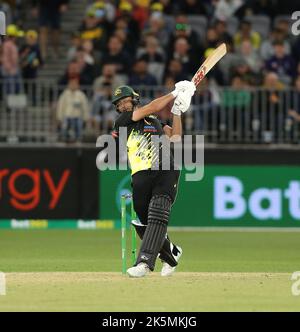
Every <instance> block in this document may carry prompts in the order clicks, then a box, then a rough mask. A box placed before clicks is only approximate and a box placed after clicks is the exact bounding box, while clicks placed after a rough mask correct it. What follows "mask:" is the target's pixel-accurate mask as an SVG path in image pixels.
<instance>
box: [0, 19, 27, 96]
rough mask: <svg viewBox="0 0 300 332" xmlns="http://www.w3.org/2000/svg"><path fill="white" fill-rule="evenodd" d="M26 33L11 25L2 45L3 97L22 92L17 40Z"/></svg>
mask: <svg viewBox="0 0 300 332" xmlns="http://www.w3.org/2000/svg"><path fill="white" fill-rule="evenodd" d="M23 35H24V32H23V31H21V30H19V29H18V27H17V26H16V25H13V24H11V25H9V26H8V27H7V29H6V37H5V39H4V42H3V45H2V58H1V61H0V63H1V64H2V67H1V69H2V78H3V96H5V95H7V94H15V93H18V92H20V90H21V73H20V66H19V50H18V46H17V41H16V39H17V38H19V37H23Z"/></svg>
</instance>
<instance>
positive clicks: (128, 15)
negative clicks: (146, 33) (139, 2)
mask: <svg viewBox="0 0 300 332" xmlns="http://www.w3.org/2000/svg"><path fill="white" fill-rule="evenodd" d="M117 17H122V18H123V19H124V20H125V21H126V22H127V24H128V30H129V31H130V32H131V34H132V35H133V36H134V38H135V39H136V40H137V41H139V40H140V27H139V24H138V22H137V21H136V20H135V19H134V18H133V6H132V4H131V3H130V2H128V1H122V2H120V5H119V8H118V13H117Z"/></svg>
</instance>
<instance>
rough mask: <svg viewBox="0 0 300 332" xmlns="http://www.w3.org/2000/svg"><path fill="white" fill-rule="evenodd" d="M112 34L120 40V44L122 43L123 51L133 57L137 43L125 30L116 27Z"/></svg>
mask: <svg viewBox="0 0 300 332" xmlns="http://www.w3.org/2000/svg"><path fill="white" fill-rule="evenodd" d="M113 36H115V37H117V38H119V39H120V40H121V42H122V44H123V45H124V47H123V48H124V51H125V52H127V53H128V54H129V55H130V57H133V58H134V57H135V54H136V48H137V45H136V41H135V40H134V39H132V38H129V35H128V33H127V30H125V29H120V28H118V29H116V30H115V31H114V34H113Z"/></svg>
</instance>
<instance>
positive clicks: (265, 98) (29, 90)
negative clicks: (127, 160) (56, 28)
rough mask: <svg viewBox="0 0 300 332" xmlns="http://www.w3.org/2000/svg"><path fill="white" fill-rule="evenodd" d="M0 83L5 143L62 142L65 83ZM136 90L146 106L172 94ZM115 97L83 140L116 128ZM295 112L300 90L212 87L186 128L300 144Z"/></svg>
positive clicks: (209, 137)
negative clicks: (61, 101)
mask: <svg viewBox="0 0 300 332" xmlns="http://www.w3.org/2000/svg"><path fill="white" fill-rule="evenodd" d="M0 87H1V89H0V142H5V143H16V142H30V143H35V142H38V143H41V142H45V143H55V142H59V141H60V135H59V130H58V126H57V120H56V106H57V101H58V98H59V95H60V94H61V93H62V91H63V90H64V88H65V87H63V86H58V85H55V84H53V83H51V82H48V81H41V80H39V81H37V80H34V81H33V80H32V81H23V82H22V84H18V85H16V86H13V87H12V88H11V89H10V90H7V89H8V88H7V87H5V84H4V82H3V81H0ZM134 88H135V89H136V90H137V91H138V92H139V93H140V96H141V102H142V104H145V103H147V102H149V101H151V100H153V99H154V98H156V97H158V96H160V95H162V94H164V93H167V90H166V88H165V87H160V86H155V87H145V86H139V87H134ZM5 89H6V90H5ZM81 90H82V91H83V92H85V94H86V96H87V98H88V101H89V104H90V109H91V110H92V106H93V104H94V103H95V95H94V92H93V88H92V87H91V86H81ZM8 92H9V93H8ZM109 100H110V96H109V95H108V96H107V97H106V99H105V100H104V101H101V100H100V103H99V102H98V106H96V111H95V107H94V112H96V113H94V114H93V115H92V113H91V119H92V118H93V117H94V116H95V115H97V116H98V117H97V118H98V121H100V127H99V128H100V129H99V128H98V129H95V128H94V129H93V128H91V127H89V126H86V127H85V131H84V135H83V139H82V140H83V142H85V141H89V142H95V139H96V137H97V135H99V134H100V133H108V132H110V131H111V129H112V128H111V127H112V123H113V120H114V118H115V117H116V116H117V113H116V112H114V111H113V108H112V107H110V106H108V105H110V103H109ZM98 101H99V99H98ZM102 103H103V104H102ZM99 105H100V106H99ZM94 106H95V105H94ZM102 106H103V107H102ZM104 106H105V107H104ZM97 107H98V108H97ZM290 110H294V111H296V112H298V114H299V118H300V92H299V91H296V90H294V89H285V90H267V89H263V88H255V89H254V88H247V89H234V88H230V87H222V88H216V87H214V88H206V89H201V90H199V91H197V92H196V95H195V96H194V97H193V101H192V105H191V110H190V111H188V112H186V113H185V114H184V116H183V127H184V131H185V133H189V134H203V135H205V139H206V141H207V142H211V143H224V144H226V143H238V144H239V143H249V144H262V143H280V144H298V143H299V142H300V130H299V125H300V122H299V121H297V120H295V119H294V118H293V117H292V116H291V115H290V112H289V111H290ZM161 116H162V117H165V118H168V117H170V114H169V113H168V112H163V113H162V114H161ZM99 130H100V131H99Z"/></svg>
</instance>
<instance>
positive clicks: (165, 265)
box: [160, 246, 182, 277]
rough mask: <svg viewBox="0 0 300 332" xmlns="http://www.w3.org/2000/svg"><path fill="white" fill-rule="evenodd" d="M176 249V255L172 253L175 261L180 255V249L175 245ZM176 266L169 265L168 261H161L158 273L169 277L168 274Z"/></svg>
mask: <svg viewBox="0 0 300 332" xmlns="http://www.w3.org/2000/svg"><path fill="white" fill-rule="evenodd" d="M176 247H177V246H176ZM177 249H178V253H177V255H176V256H175V255H174V258H175V260H176V262H178V261H179V258H180V257H181V255H182V249H181V248H180V247H177ZM176 266H177V265H176ZM176 266H171V265H169V264H168V263H166V262H163V266H162V269H161V273H160V274H161V276H162V277H169V276H171V275H172V274H173V273H174V272H175V270H176Z"/></svg>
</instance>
